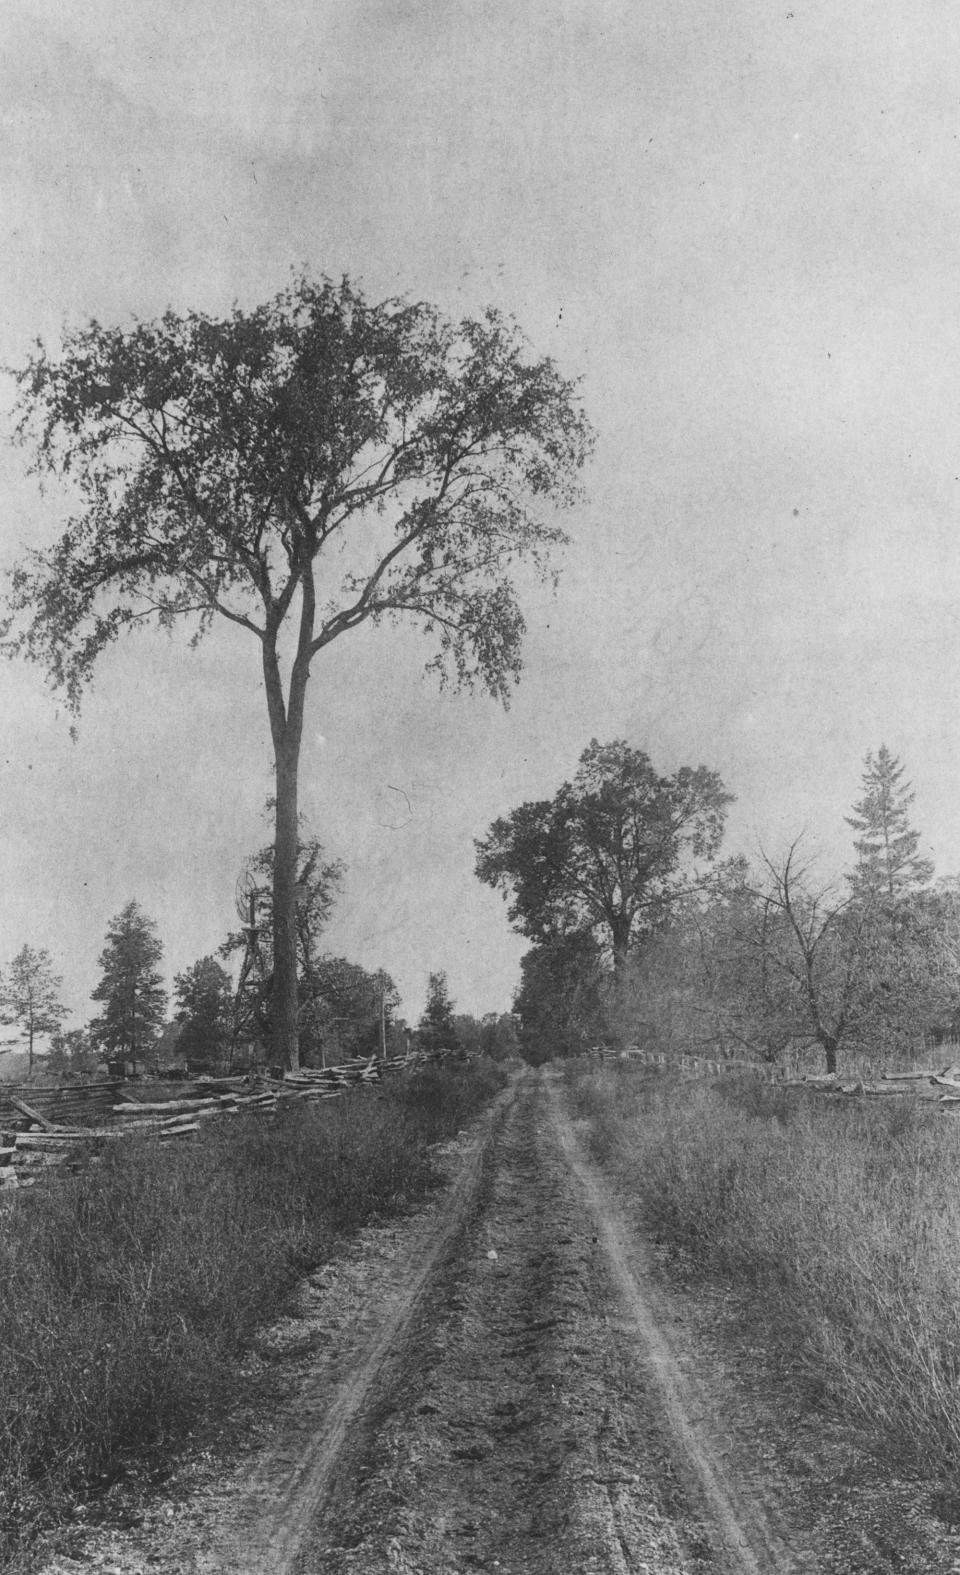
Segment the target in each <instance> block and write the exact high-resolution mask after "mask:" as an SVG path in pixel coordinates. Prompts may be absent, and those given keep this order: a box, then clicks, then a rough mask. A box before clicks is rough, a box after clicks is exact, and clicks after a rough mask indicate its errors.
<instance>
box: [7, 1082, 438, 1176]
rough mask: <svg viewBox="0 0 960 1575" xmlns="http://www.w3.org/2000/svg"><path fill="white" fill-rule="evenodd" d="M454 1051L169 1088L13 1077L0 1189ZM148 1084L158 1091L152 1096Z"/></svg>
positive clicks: (327, 1093)
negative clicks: (115, 1147) (116, 1148)
mask: <svg viewBox="0 0 960 1575" xmlns="http://www.w3.org/2000/svg"><path fill="white" fill-rule="evenodd" d="M451 1054H453V1052H450V1051H432V1052H424V1051H413V1052H411V1053H410V1054H408V1055H403V1056H394V1057H393V1058H392V1059H389V1060H384V1061H377V1060H373V1059H371V1058H370V1057H368V1056H358V1057H355V1058H354V1059H352V1060H350V1061H344V1062H342V1063H341V1064H340V1065H338V1066H331V1067H324V1068H322V1069H319V1070H313V1069H305V1070H303V1071H299V1072H288V1073H287V1075H286V1076H285V1077H283V1078H271V1077H265V1076H256V1077H254V1078H252V1079H251V1078H248V1077H224V1078H205V1079H203V1080H201V1081H197V1082H194V1083H190V1084H186V1085H180V1086H178V1087H177V1088H176V1090H175V1091H173V1092H168V1091H167V1087H161V1088H160V1089H159V1090H156V1089H155V1090H151V1089H150V1087H149V1085H144V1084H138V1085H136V1092H134V1090H133V1088H132V1087H131V1085H129V1084H123V1083H119V1082H110V1083H98V1084H90V1085H88V1086H87V1087H85V1088H74V1089H56V1088H53V1089H49V1088H45V1089H40V1088H30V1089H23V1088H19V1087H17V1088H16V1089H15V1088H14V1086H13V1085H10V1086H8V1087H7V1088H6V1089H5V1090H3V1091H2V1092H0V1191H12V1190H15V1189H17V1188H19V1187H21V1186H29V1185H31V1184H32V1183H33V1182H34V1181H36V1180H39V1179H40V1177H41V1176H42V1175H43V1174H44V1173H45V1172H46V1171H47V1170H49V1169H50V1167H52V1166H62V1165H67V1166H72V1167H74V1168H76V1166H77V1165H79V1164H81V1163H83V1162H85V1161H87V1160H89V1159H90V1158H93V1157H95V1156H97V1155H98V1154H100V1153H101V1152H102V1151H103V1148H104V1146H105V1145H106V1144H107V1143H111V1142H115V1141H117V1140H121V1139H123V1138H125V1137H130V1136H135V1135H139V1136H145V1135H152V1136H156V1137H159V1138H162V1139H164V1140H168V1139H173V1138H180V1137H186V1136H188V1135H189V1134H191V1133H194V1132H198V1131H200V1129H201V1125H202V1123H204V1122H206V1121H209V1120H210V1119H211V1118H212V1117H214V1116H227V1115H238V1114H240V1113H241V1112H244V1111H253V1112H261V1113H266V1114H269V1113H270V1112H272V1111H275V1110H277V1109H279V1108H280V1107H281V1105H289V1104H290V1103H292V1102H293V1101H299V1100H306V1101H313V1100H322V1099H338V1098H340V1097H341V1095H343V1094H344V1093H346V1092H347V1090H348V1089H351V1088H362V1087H366V1086H369V1085H370V1084H373V1083H378V1082H379V1081H380V1080H381V1077H382V1076H383V1075H384V1074H385V1073H391V1072H398V1071H411V1070H414V1069H415V1068H416V1067H418V1066H422V1065H425V1064H427V1063H428V1062H434V1061H443V1060H446V1059H447V1058H448V1056H449V1055H451ZM151 1092H154V1093H159V1094H160V1095H161V1096H162V1097H158V1098H151V1097H150V1094H151ZM78 1112H79V1113H80V1114H81V1115H82V1116H84V1117H85V1118H86V1120H87V1124H86V1125H82V1124H80V1122H79V1121H77V1120H76V1119H75V1120H74V1121H72V1122H71V1121H65V1120H63V1119H62V1117H63V1116H65V1115H68V1114H71V1115H73V1116H74V1118H76V1116H77V1113H78ZM55 1116H58V1117H61V1119H60V1120H57V1119H55Z"/></svg>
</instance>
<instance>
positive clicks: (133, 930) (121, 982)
mask: <svg viewBox="0 0 960 1575" xmlns="http://www.w3.org/2000/svg"><path fill="white" fill-rule="evenodd" d="M162 956H163V943H162V942H161V940H160V938H159V936H158V935H157V927H156V924H155V923H154V921H153V920H152V919H149V918H148V917H147V915H146V914H145V913H144V912H143V910H142V908H141V907H140V905H139V903H137V902H128V903H127V904H126V906H125V907H124V908H122V909H121V911H120V912H119V913H118V914H117V916H116V917H115V918H114V919H111V921H110V928H109V929H108V930H107V944H106V946H105V947H104V949H103V951H102V952H101V954H100V967H101V969H102V970H103V975H102V978H101V980H100V983H99V984H98V985H97V988H96V989H95V990H94V991H93V999H94V1000H95V1001H101V1002H102V1003H103V1011H102V1012H101V1014H100V1016H99V1017H96V1018H94V1019H93V1021H92V1022H91V1024H90V1033H91V1036H92V1038H93V1040H94V1042H95V1043H96V1044H98V1045H99V1046H100V1047H101V1048H102V1050H103V1051H104V1053H105V1054H106V1055H122V1056H124V1057H129V1058H130V1059H131V1060H133V1061H137V1060H138V1059H140V1058H141V1057H142V1056H143V1055H144V1053H145V1052H146V1051H147V1050H148V1049H149V1048H150V1047H151V1046H152V1045H153V1043H154V1041H155V1040H156V1037H157V1031H158V1029H159V1028H160V1027H161V1025H162V1023H163V1017H164V1012H165V1010H166V1004H167V997H166V991H165V990H164V988H163V978H162V976H161V974H160V971H159V968H158V966H157V965H158V963H159V962H160V959H161V957H162Z"/></svg>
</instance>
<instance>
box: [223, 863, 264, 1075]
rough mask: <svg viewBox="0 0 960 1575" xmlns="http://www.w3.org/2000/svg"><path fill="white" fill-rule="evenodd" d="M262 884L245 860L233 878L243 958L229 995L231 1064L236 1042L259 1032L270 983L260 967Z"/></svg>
mask: <svg viewBox="0 0 960 1575" xmlns="http://www.w3.org/2000/svg"><path fill="white" fill-rule="evenodd" d="M265 895H266V888H265V887H263V886H259V885H258V884H257V880H256V876H255V874H254V871H253V869H252V868H251V865H250V864H249V863H248V864H247V865H246V866H245V867H244V869H243V870H242V871H241V874H240V878H239V880H238V881H237V917H238V919H239V920H240V929H241V932H242V934H243V958H242V960H241V963H240V974H239V977H238V979H237V989H236V994H235V995H234V998H233V1034H232V1037H231V1044H230V1062H231V1065H232V1064H233V1059H234V1056H235V1055H236V1051H237V1046H238V1045H239V1044H240V1043H241V1042H246V1043H250V1042H251V1041H252V1040H255V1039H259V1038H260V1037H261V1035H262V1033H263V1027H264V1024H263V1020H262V1010H261V1009H262V1006H263V1003H264V1000H265V998H266V996H267V994H268V992H269V989H270V985H271V983H272V975H271V974H269V973H267V971H266V968H265V967H264V958H263V950H262V947H261V944H260V937H261V933H262V930H263V925H262V924H261V923H260V902H261V899H262V898H263V897H264V896H265Z"/></svg>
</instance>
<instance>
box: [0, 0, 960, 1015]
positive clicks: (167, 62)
mask: <svg viewBox="0 0 960 1575" xmlns="http://www.w3.org/2000/svg"><path fill="white" fill-rule="evenodd" d="M0 72H2V78H3V79H2V82H0V183H2V184H0V213H2V222H3V227H4V228H3V241H2V246H0V303H2V310H0V360H2V361H3V362H4V363H5V364H7V365H11V364H13V365H16V364H18V363H20V362H22V361H23V359H24V358H25V356H26V354H27V353H28V350H29V347H30V344H31V342H32V341H33V340H34V339H35V338H36V336H37V335H41V336H43V337H44V338H45V340H47V341H48V343H50V344H55V343H56V340H57V337H58V335H59V332H60V328H61V325H62V324H63V323H64V321H66V322H69V323H78V322H82V321H83V320H85V319H87V318H89V317H91V316H94V315H95V316H97V317H98V318H99V319H100V320H101V321H104V322H114V321H116V322H119V323H124V322H129V320H130V317H131V314H136V315H138V316H140V317H149V316H151V315H153V314H155V313H158V312H160V311H162V310H163V309H164V308H165V307H166V306H168V305H172V306H173V307H175V308H177V309H179V310H188V309H191V308H198V309H202V310H206V311H209V312H213V313H219V312H225V311H227V310H229V308H230V306H231V305H232V303H233V302H234V301H235V300H236V301H239V302H240V303H242V304H244V305H252V304H254V303H255V302H257V301H259V300H262V299H266V298H267V297H269V296H271V295H273V294H275V293H276V291H277V290H278V289H280V288H281V287H282V286H283V285H284V284H285V282H286V281H287V279H288V277H289V273H290V269H291V267H295V268H298V269H299V268H301V267H305V268H306V269H308V270H309V271H312V272H316V273H321V272H324V273H328V274H330V275H332V276H334V277H336V276H338V275H339V274H341V273H342V272H347V273H349V274H350V275H351V276H352V277H353V278H354V279H355V280H356V281H357V282H359V283H360V284H362V286H363V287H364V288H365V290H366V293H367V294H368V295H369V296H370V297H371V298H372V299H381V298H382V297H384V296H386V295H389V294H395V293H397V292H402V293H406V294H410V295H413V296H416V297H420V298H425V299H428V300H431V301H433V302H435V303H436V304H437V305H439V306H440V307H441V308H442V309H444V310H445V311H447V312H449V313H452V314H460V313H465V312H472V311H476V310H477V309H478V308H480V307H482V306H483V305H485V304H487V303H492V304H494V305H496V306H498V307H501V308H504V309H506V310H508V311H510V312H512V313H514V314H515V315H516V317H517V318H518V320H519V322H520V324H521V326H522V327H523V329H524V331H525V332H526V334H527V335H528V337H529V339H530V340H531V342H532V344H533V346H534V347H535V349H536V350H537V351H539V352H544V353H549V354H551V355H553V356H554V357H555V358H556V360H557V361H558V363H559V364H560V366H561V369H562V370H563V371H564V372H565V373H566V374H568V375H571V376H573V375H579V376H582V378H583V397H584V400H585V403H586V406H587V409H588V412H589V414H590V416H591V419H592V420H593V423H594V425H595V427H596V428H597V431H598V434H599V441H598V445H597V450H596V455H595V458H594V460H593V461H592V463H591V466H590V470H589V473H588V475H587V477H586V482H587V497H586V501H585V502H584V504H583V506H582V507H579V508H578V509H577V510H576V512H575V513H574V514H573V515H572V516H571V517H570V518H569V519H568V520H567V522H566V523H567V525H568V528H569V529H570V531H571V533H572V536H573V543H572V546H571V548H570V549H569V551H568V552H567V554H566V559H565V569H564V573H563V576H562V579H561V582H560V588H559V590H558V592H557V594H556V596H555V597H553V596H550V595H547V594H546V593H544V592H537V593H535V594H531V595H530V596H528V598H527V604H526V610H527V615H528V620H529V624H530V636H529V640H528V645H527V653H526V671H525V675H524V680H523V683H522V685H521V687H520V689H519V690H518V691H517V694H516V698H515V700H514V703H513V705H512V706H511V708H510V710H509V711H507V712H504V711H503V710H502V709H500V708H498V707H497V706H496V705H495V704H494V703H493V702H491V701H489V700H484V699H481V698H470V697H463V696H461V697H457V696H451V695H449V694H447V695H443V696H438V694H437V692H436V689H435V687H434V685H433V683H432V681H430V680H428V679H426V678H424V677H423V676H422V665H423V660H424V656H425V654H426V652H425V647H424V645H423V642H422V640H420V639H418V638H415V637H402V636H401V637H398V636H397V635H396V634H395V633H393V632H391V631H390V630H389V629H386V628H384V629H381V630H379V631H377V630H373V631H367V630H365V631H363V632H361V633H358V634H356V635H353V636H351V637H350V638H349V639H348V640H344V641H341V642H339V643H338V644H337V645H336V646H334V647H332V648H331V650H330V652H329V653H324V654H323V656H322V658H321V659H320V660H318V662H317V663H316V666H315V673H314V679H313V688H312V698H311V708H310V713H309V719H308V726H307V738H306V743H305V749H304V762H303V767H304V768H303V801H304V809H305V811H306V813H307V815H308V818H309V822H310V825H311V827H312V829H314V830H315V831H316V832H317V833H318V834H319V835H320V836H321V837H322V838H323V840H324V841H325V843H326V845H327V848H328V850H329V852H330V853H331V855H336V856H339V857H342V858H343V859H344V860H345V861H346V863H347V864H348V866H349V875H348V878H347V883H346V889H345V892H344V896H343V899H342V901H341V904H340V907H339V910H338V915H337V918H336V920H335V922H334V924H333V926H332V928H331V930H330V932H329V935H328V944H329V946H330V948H331V949H332V950H336V951H341V952H344V953H345V954H347V955H349V956H351V957H353V958H355V959H356V960H358V961H360V962H363V963H364V964H366V965H368V966H371V967H380V966H382V967H385V968H387V969H388V970H389V971H390V972H391V973H392V974H393V975H394V977H395V978H396V980H397V981H398V983H399V984H400V986H401V990H402V993H403V997H404V1004H405V1008H406V1010H407V1013H408V1014H409V1015H410V1016H411V1017H412V1018H416V1016H417V1015H418V1014H419V1011H420V1009H421V1007H422V1004H423V994H424V990H425V985H426V976H427V974H428V972H430V971H432V970H435V969H438V968H445V969H446V970H447V971H448V974H449V980H450V986H451V992H452V994H453V997H454V999H455V1001H456V1003H457V1005H458V1006H459V1008H460V1009H462V1010H468V1011H475V1012H481V1011H484V1010H491V1009H493V1010H505V1009H507V1008H508V1007H509V1004H510V997H511V993H512V990H513V988H514V986H515V983H516V981H517V965H518V960H519V957H520V955H521V953H522V951H523V949H524V943H523V942H521V941H520V940H518V939H517V938H516V937H512V936H511V935H510V933H509V930H508V928H507V924H506V920H505V915H504V907H503V904H502V902H501V900H500V898H499V897H498V896H497V895H496V894H494V893H492V892H490V891H489V890H488V889H487V888H485V887H481V886H480V885H479V884H478V882H477V881H476V879H475V878H474V876H473V873H472V869H473V858H474V852H473V839H474V838H475V837H478V836H481V835H483V833H484V832H485V831H486V829H487V827H488V826H489V823H490V821H491V820H492V819H493V818H494V817H495V816H497V815H499V814H503V813H506V812H508V811H509V810H510V809H511V808H513V807H514V806H515V805H517V804H518V803H520V802H522V801H523V800H524V799H529V798H538V797H543V796H549V795H552V793H553V792H554V791H555V790H556V788H557V787H558V786H559V784H560V783H561V782H562V781H563V780H564V779H566V778H569V777H570V776H571V775H572V773H573V772H574V771H575V769H576V765H577V760H578V757H579V755H580V753H581V752H582V750H583V749H584V748H585V746H586V745H587V743H588V742H589V741H590V739H591V738H592V737H598V738H599V739H600V740H601V741H608V740H610V739H612V738H617V737H624V738H627V739H628V740H629V741H630V742H631V743H632V744H634V745H637V746H639V747H641V748H643V749H645V750H646V751H647V752H648V753H649V754H650V756H651V758H652V760H653V762H654V764H655V765H656V766H657V767H658V768H659V769H660V770H662V771H673V770H675V769H676V768H677V767H678V766H679V765H682V764H690V765H697V764H701V763H702V764H705V765H708V766H710V767H712V768H714V769H716V770H718V771H719V772H720V773H721V775H722V777H723V778H724V781H725V782H726V784H727V786H728V787H729V789H730V790H731V791H732V792H733V793H735V794H736V797H737V805H736V807H735V810H734V812H733V814H732V816H731V822H730V838H729V846H730V849H731V850H734V849H743V850H745V851H748V852H749V851H750V850H751V849H755V848H756V845H757V843H758V841H762V842H763V844H764V846H766V847H767V848H768V849H770V850H771V851H776V850H777V849H778V848H779V847H780V846H782V845H783V843H784V841H785V840H786V839H787V838H789V837H790V836H791V835H793V834H795V833H796V832H797V831H798V830H800V829H801V828H802V827H806V828H808V831H809V834H810V837H811V839H812V841H813V842H814V843H816V844H817V845H818V846H819V847H820V848H821V849H822V850H823V853H824V858H825V860H826V862H827V864H828V865H829V864H830V863H831V862H832V863H833V865H834V866H835V867H837V868H842V865H843V860H844V858H845V856H846V846H847V842H848V838H849V832H848V831H847V829H846V828H845V827H844V825H843V815H844V813H845V812H846V811H847V810H848V808H849V806H850V804H851V802H852V800H853V799H854V798H855V797H856V796H857V793H858V788H859V782H860V776H861V770H862V760H863V756H864V754H865V753H866V751H867V750H868V749H876V748H877V747H878V746H879V744H881V743H883V742H885V743H886V744H887V745H888V746H889V747H890V748H891V749H892V750H893V751H894V753H896V754H898V755H899V756H900V757H901V759H902V760H903V761H904V763H905V764H906V766H907V769H908V771H909V774H910V777H911V778H912V780H913V782H914V785H915V787H916V790H917V800H916V805H915V812H914V820H915V823H916V824H917V825H918V826H919V828H920V829H921V831H922V833H923V839H924V851H925V852H927V853H929V854H930V855H931V856H932V857H933V858H934V859H935V861H936V864H937V869H938V872H939V873H942V874H949V873H956V872H957V871H960V805H958V799H960V793H958V766H960V682H958V680H960V549H958V544H957V525H958V521H960V421H958V415H960V140H958V138H960V92H958V88H957V84H958V82H960V11H958V9H957V6H956V5H955V3H947V0H915V3H914V4H912V5H910V6H904V5H902V4H897V5H893V4H891V3H888V0H814V3H811V0H783V3H782V4H780V5H776V4H772V3H771V0H726V3H725V4H724V5H722V6H718V5H717V4H715V3H713V0H646V3H645V4H643V5H638V4H637V3H636V0H623V3H620V0H524V3H522V4H519V5H518V4H517V3H516V0H271V3H270V4H269V5H268V4H266V3H261V0H168V3H167V4H166V5H165V6H163V7H158V6H146V5H144V4H142V3H141V0H71V3H70V4H69V5H64V4H63V0H5V4H4V5H3V6H2V7H0ZM4 398H5V399H6V401H7V402H8V401H9V386H7V388H6V391H5V394H4ZM5 408H6V407H5ZM3 419H4V423H5V425H6V426H7V429H8V430H9V422H8V421H6V418H5V417H4V418H3ZM0 492H2V496H3V508H2V510H0V566H2V567H3V568H7V567H9V565H10V564H11V563H12V562H13V561H14V560H15V558H16V557H17V556H18V554H19V553H20V552H21V551H22V549H23V548H24V546H26V545H30V544H42V543H43V542H44V541H48V540H50V539H52V536H53V533H54V532H55V530H56V526H57V523H58V520H59V519H60V511H61V500H60V499H58V498H57V497H56V495H51V496H48V497H47V498H45V499H41V498H40V497H39V496H38V494H37V491H36V487H35V484H34V482H33V481H32V480H31V479H30V478H28V477H27V476H26V475H25V458H24V455H23V454H22V452H19V451H17V450H15V449H13V448H8V447H5V448H4V449H3V450H2V451H0ZM0 716H2V718H3V727H4V748H3V752H2V761H0V769H2V776H0V815H2V821H0V825H2V847H0V883H2V894H3V895H2V902H0V964H2V963H3V961H4V960H5V959H8V958H9V957H11V956H12V955H13V954H14V953H15V952H16V951H17V950H18V949H19V947H20V946H21V945H22V944H23V943H24V942H25V941H28V942H30V943H31V944H33V945H39V946H46V947H48V948H49V950H50V951H51V953H52V954H53V956H54V959H55V961H56V963H57V966H58V967H59V968H60V969H61V970H62V972H63V973H64V975H65V978H66V990H67V995H68V998H69V1001H70V1004H71V1006H72V1007H73V1008H74V1010H75V1013H76V1016H75V1018H74V1022H75V1023H76V1022H80V1021H83V1020H85V1019H86V1017H87V1016H88V1015H90V1013H91V1011H92V1008H91V1006H90V1003H89V999H88V998H89V992H90V990H91V989H92V988H93V986H94V984H95V983H96V980H97V977H98V971H97V966H96V959H97V956H98V954H99V951H100V949H101V946H102V944H103V936H104V931H105V929H106V926H107V923H108V921H109V919H110V918H111V916H112V915H114V914H115V913H116V912H117V911H118V910H119V909H120V908H121V907H122V906H123V905H124V904H125V903H126V902H127V901H128V900H129V899H130V898H131V897H135V898H136V899H137V900H138V901H139V902H140V903H141V905H142V906H143V908H144V909H145V910H146V912H147V913H148V914H150V915H151V916H152V917H154V918H155V919H156V920H157V922H158V925H159V928H160V933H161V935H162V938H163V940H164V943H165V947H166V961H167V968H168V972H169V974H170V975H171V976H172V974H173V972H175V971H176V970H178V969H180V968H182V967H184V966H187V965H189V964H190V963H191V962H193V961H195V960H196V959H197V958H198V957H199V956H201V955H202V954H204V953H206V952H210V951H212V950H214V949H215V948H216V946H217V945H218V944H219V941H220V940H221V938H222V936H223V934H224V933H225V931H226V929H227V928H228V927H229V926H230V924H231V922H232V917H233V891H234V884H235V881H236V878H237V874H238V871H239V868H240V865H241V863H242V860H243V858H244V856H245V854H246V853H247V852H249V851H251V850H252V849H254V848H256V847H257V846H259V845H260V844H261V843H262V842H263V841H264V840H266V837H265V826H264V823H263V822H262V820H261V816H260V810H261V806H262V803H263V800H264V798H265V797H266V795H267V793H268V792H269V791H270V747H269V738H268V731H267V725H266V712H265V705H264V701H263V697H262V694H261V692H260V689H259V681H258V666H257V651H256V648H255V646H254V645H253V643H252V642H250V641H249V638H244V637H243V635H242V634H240V633H236V632H232V631H229V630H226V631H223V632H218V633H217V634H216V636H215V637H214V638H212V639H211V640H210V641H209V642H208V643H207V644H206V645H205V646H203V647H202V648H201V649H200V650H199V651H198V652H190V651H189V650H188V649H187V648H186V645H185V642H184V641H182V640H180V639H178V638H177V637H176V636H174V637H173V638H172V639H171V638H167V637H166V636H161V635H151V634H147V635H141V636H140V637H139V638H138V639H137V640H136V641H133V642H130V643H128V644H126V645H124V646H123V647H121V648H118V649H117V650H116V651H115V652H112V653H111V654H110V656H109V658H108V659H107V660H105V661H104V662H103V664H102V667H101V670H100V673H99V676H98V679H97V682H96V685H95V688H94V690H93V692H92V693H91V695H90V697H89V699H88V701H87V703H86V705H85V710H84V714H83V718H82V722H81V730H80V736H79V741H78V742H77V743H76V744H73V743H71V741H70V737H69V731H68V723H67V720H66V719H65V718H64V716H63V714H62V711H58V708H57V705H56V703H55V701H54V700H53V699H52V698H51V696H50V694H49V691H48V690H47V689H46V688H45V685H44V681H43V676H42V674H41V672H40V671H39V670H37V669H31V668H29V667H26V666H22V665H9V666H8V665H4V666H2V667H0Z"/></svg>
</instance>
